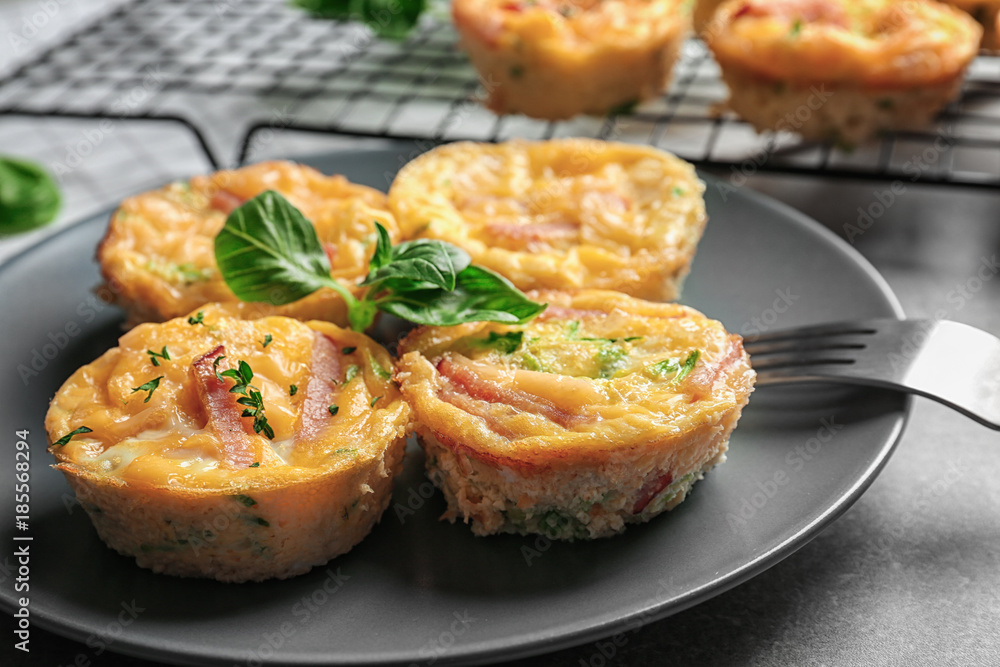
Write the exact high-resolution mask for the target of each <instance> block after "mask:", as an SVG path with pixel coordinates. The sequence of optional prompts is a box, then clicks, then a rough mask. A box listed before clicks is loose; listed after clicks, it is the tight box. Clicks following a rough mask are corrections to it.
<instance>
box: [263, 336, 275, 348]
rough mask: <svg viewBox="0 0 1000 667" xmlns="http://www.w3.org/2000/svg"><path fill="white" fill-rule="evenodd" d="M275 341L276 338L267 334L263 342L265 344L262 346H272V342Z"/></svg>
mask: <svg viewBox="0 0 1000 667" xmlns="http://www.w3.org/2000/svg"><path fill="white" fill-rule="evenodd" d="M273 340H274V336H272V335H271V334H266V335H265V336H264V341H263V342H262V343H261V345H262V346H263V347H267V346H268V345H270V344H271V342H272V341H273Z"/></svg>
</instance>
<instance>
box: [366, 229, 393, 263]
mask: <svg viewBox="0 0 1000 667" xmlns="http://www.w3.org/2000/svg"><path fill="white" fill-rule="evenodd" d="M375 234H376V236H377V239H378V240H377V241H376V242H375V254H373V255H372V258H371V261H369V262H368V275H371V274H372V273H373V272H374V271H377V270H378V269H381V268H382V267H383V266H385V265H386V264H388V263H389V262H391V261H392V239H391V238H389V231H388V230H387V229H386V228H385V227H383V226H382V225H380V224H379V223H378V222H376V223H375Z"/></svg>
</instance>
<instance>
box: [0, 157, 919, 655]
mask: <svg viewBox="0 0 1000 667" xmlns="http://www.w3.org/2000/svg"><path fill="white" fill-rule="evenodd" d="M402 146H409V144H408V143H407V142H399V141H394V142H392V143H391V144H389V145H386V146H384V147H378V148H342V149H335V150H330V151H322V152H316V153H307V154H296V155H292V156H290V157H287V158H283V159H288V160H292V161H295V162H303V163H307V164H308V163H310V162H312V161H316V160H322V159H328V158H330V157H333V156H337V157H343V156H346V155H351V156H362V155H372V156H378V155H382V156H384V155H392V156H397V155H400V154H401V147H402ZM273 159H279V158H273ZM697 172H698V177H699V178H700V179H701V180H702V181H703V182H704V183H705V185H706V190H707V189H708V188H709V187H718V186H719V185H720V184H723V183H724V179H722V178H720V177H718V176H716V175H714V174H712V173H711V172H710V171H709V170H706V169H703V168H698V169H697ZM174 180H176V179H174ZM168 182H173V181H168ZM725 187H727V188H729V189H731V190H734V191H736V192H737V193H738V196H740V197H745V198H748V199H750V200H751V201H753V202H754V203H755V204H757V205H759V206H762V207H764V208H768V209H771V210H773V211H775V212H776V213H777V214H778V215H779V216H780V217H782V218H784V219H785V221H786V222H789V223H792V224H794V225H795V226H797V227H799V228H800V229H802V230H804V231H806V232H808V233H810V234H813V235H814V236H816V237H818V238H819V239H820V240H821V241H823V242H824V245H825V246H827V247H829V248H830V249H833V250H836V251H838V252H839V253H841V254H842V255H844V256H845V257H847V258H848V259H850V260H851V263H852V264H854V265H855V266H856V267H858V268H860V269H861V270H862V272H863V273H864V275H865V277H866V278H867V279H868V280H869V281H870V282H871V283H872V285H873V287H875V288H876V290H877V291H878V293H879V295H880V296H881V297H882V298H883V299H884V301H885V302H886V305H887V306H888V308H889V310H891V311H892V314H893V315H894V316H895V317H896V318H900V319H901V318H904V317H905V312H904V309H903V307H902V305H901V304H900V302H899V299H898V297H897V296H896V294H895V293H894V292H893V290H892V288H891V286H890V285H889V283H888V281H886V279H885V277H884V276H882V274H881V273H879V271H878V270H877V269H876V268H875V267H874V266H873V265H872V264H871V262H870V261H869V260H868V259H867V258H866V257H865V256H864V255H862V254H861V253H860V252H859V251H858V250H857V249H856V248H855V247H853V246H851V245H850V244H848V243H847V242H846V241H844V240H843V239H842V238H840V237H839V236H837V234H836V233H834V232H833V231H832V230H830V229H829V228H827V227H825V226H824V225H822V224H821V223H819V222H817V221H816V220H814V219H812V218H811V217H809V216H808V215H806V214H805V213H803V212H801V211H799V210H798V209H795V208H794V207H792V206H790V205H788V204H785V203H784V202H782V201H779V200H777V199H775V198H773V197H770V196H768V195H766V194H764V193H761V192H758V191H755V190H753V189H750V188H747V187H745V186H740V187H736V186H730V185H726V186H725ZM115 210H116V207H113V208H108V209H103V210H100V211H97V212H95V213H93V214H90V215H88V216H86V217H83V218H81V219H79V220H76V221H74V222H72V223H69V224H67V225H65V226H63V227H62V228H60V229H59V230H56V231H54V232H53V233H51V234H48V235H45V236H44V237H42V238H40V239H39V240H38V241H36V242H35V243H32V244H31V245H29V246H27V247H25V248H23V249H21V250H20V251H18V252H16V253H14V254H13V255H11V256H9V257H7V258H5V259H4V260H3V261H2V262H0V274H3V273H6V272H7V271H8V270H10V269H11V267H12V266H14V265H16V264H19V263H21V262H23V261H28V260H29V259H30V256H31V255H33V254H34V253H35V252H38V251H39V250H40V249H41V248H42V246H45V245H46V244H49V243H52V242H55V241H56V240H57V239H58V238H59V237H62V236H64V235H67V234H70V233H72V232H74V231H78V230H79V228H81V227H83V226H87V225H96V224H98V222H99V221H100V220H101V219H107V218H109V217H110V215H111V214H112V213H113V212H114V211H115ZM89 261H93V259H92V258H91V259H90V260H89ZM695 261H697V256H696V258H695ZM912 413H913V397H912V396H910V395H906V396H905V399H904V401H903V406H902V411H901V414H900V416H899V417H898V419H897V420H896V422H895V424H894V425H893V428H892V431H891V433H889V434H888V435H887V436H886V438H885V441H884V442H883V443H882V444H881V445H880V447H879V450H878V455H877V456H875V457H874V458H873V460H872V461H871V463H870V464H869V465H868V466H867V467H866V469H865V470H864V472H863V473H861V474H859V475H858V476H857V478H856V479H854V481H853V483H852V484H851V485H850V486H849V487H848V488H847V489H846V490H845V491H844V492H843V493H841V494H840V496H839V497H838V498H837V499H836V502H834V503H832V504H830V505H829V506H827V507H825V508H824V510H823V511H822V513H821V514H820V515H819V516H817V517H816V518H815V519H814V520H813V521H811V522H810V523H808V524H807V525H805V526H803V527H801V528H800V529H798V530H797V531H795V533H794V534H792V535H790V536H788V537H787V538H785V539H784V540H782V541H781V542H780V543H778V544H775V545H773V546H772V547H771V548H769V549H767V550H765V551H762V552H761V553H760V554H757V555H756V556H755V557H754V558H752V559H750V560H748V561H746V562H745V563H743V564H742V565H741V566H740V567H738V568H736V569H734V570H731V571H730V572H728V573H727V574H726V575H725V576H721V577H717V578H714V579H712V580H711V581H710V582H707V583H705V584H703V585H701V586H699V587H698V588H695V589H692V590H689V591H687V592H685V593H684V594H683V595H681V596H679V597H678V598H674V599H671V600H666V601H662V602H659V603H655V604H649V605H646V606H645V607H643V608H639V607H638V605H637V606H636V608H634V609H632V610H631V611H630V612H629V613H627V614H625V615H623V616H618V617H617V618H612V619H609V620H605V621H602V622H600V623H597V624H589V625H587V626H586V627H584V628H579V629H575V630H569V631H556V630H553V629H552V628H548V629H545V630H539V631H538V632H536V633H534V634H533V635H528V637H530V638H529V639H525V638H524V636H522V639H521V641H519V642H517V643H516V644H514V645H511V644H510V639H509V638H500V639H492V640H481V641H478V642H476V643H474V644H471V645H466V646H463V645H458V644H456V645H455V646H453V647H452V648H451V649H450V650H449V652H448V653H447V654H446V655H442V656H439V657H438V658H437V660H438V661H439V662H440V663H441V664H453V663H459V662H461V663H463V664H486V663H492V662H497V661H501V660H516V659H519V658H525V657H529V656H535V655H540V654H544V653H550V652H553V651H558V650H561V649H565V648H568V647H573V646H579V645H582V644H584V643H586V642H588V641H596V640H600V639H602V638H604V637H608V636H611V635H614V634H615V633H616V632H619V631H621V630H622V629H623V628H629V627H630V626H633V625H634V621H635V619H636V618H640V619H642V620H641V624H642V626H645V625H648V624H650V623H654V622H656V621H659V620H662V619H664V618H667V617H669V616H672V615H674V614H676V613H680V612H682V611H684V610H686V609H690V608H691V607H693V606H695V605H697V604H700V603H701V602H704V601H707V600H709V599H711V598H713V597H715V596H717V595H721V594H723V593H725V592H727V591H729V590H732V589H733V588H735V587H736V586H739V585H740V584H742V583H745V582H746V581H748V580H750V579H752V578H753V577H755V576H757V575H759V574H761V573H762V572H764V571H766V570H767V569H769V568H771V567H773V566H775V565H777V564H778V563H780V562H781V561H783V560H784V559H785V558H787V557H789V556H791V555H792V554H793V553H795V552H796V551H797V550H798V549H800V548H802V547H804V546H805V545H806V544H808V543H809V542H811V541H812V540H813V539H814V538H815V537H816V536H817V535H819V533H821V532H822V531H823V530H825V529H826V528H827V527H828V526H829V525H830V524H832V523H833V522H834V521H836V520H837V519H838V518H839V517H840V516H842V515H843V514H844V513H845V512H846V511H847V510H848V509H850V508H851V507H852V506H853V505H854V503H855V502H857V500H858V499H859V498H860V497H861V496H862V495H863V494H864V492H865V491H866V490H867V489H868V487H870V486H871V484H872V483H874V481H875V479H876V478H877V477H878V476H879V474H880V472H881V471H882V469H883V468H884V467H885V465H886V464H887V463H888V461H889V459H890V458H891V457H892V454H893V453H894V452H895V449H896V447H897V446H898V444H899V441H900V438H901V437H902V434H903V433H904V432H905V430H906V426H907V425H908V423H909V421H910V419H911V417H912ZM16 606H17V605H16V595H14V594H13V592H11V591H8V590H7V589H6V588H3V589H0V609H3V610H4V611H5V612H10V611H13V610H14V609H15V608H16ZM31 615H32V622H33V623H35V624H37V626H38V627H40V628H43V629H45V630H47V631H50V632H52V633H54V634H57V635H60V636H62V637H66V638H68V639H71V640H73V641H78V642H81V643H82V642H84V641H85V640H86V638H87V637H89V636H91V635H93V628H91V627H89V626H86V625H84V624H83V623H82V622H80V621H78V620H77V619H74V618H67V617H65V615H59V614H51V613H47V612H45V611H44V610H43V611H41V612H36V611H35V610H33V609H32V610H31ZM107 649H108V650H109V651H111V652H113V653H118V654H122V655H127V656H130V657H137V658H144V659H150V660H155V661H157V662H166V663H170V664H201V665H220V664H224V663H228V662H231V661H232V660H237V661H239V660H241V658H240V657H238V656H237V655H234V654H230V653H223V652H212V647H206V646H200V647H198V649H197V652H183V651H178V650H177V649H176V648H175V649H173V650H169V652H167V651H168V649H165V648H163V647H157V646H156V645H155V644H151V643H149V642H139V641H135V640H131V639H130V638H129V637H128V636H127V635H123V636H121V637H118V638H116V640H115V642H114V644H113V645H109V646H108V647H107ZM206 649H207V650H206ZM413 655H414V653H413V651H410V652H407V653H405V654H404V652H402V651H394V652H386V651H381V652H377V653H373V654H371V655H368V656H366V657H362V659H361V660H360V661H357V660H356V658H357V656H350V657H351V659H352V661H353V662H354V664H365V665H396V664H401V663H407V662H411V661H413V660H414V658H413ZM329 660H330V658H329V656H327V657H323V656H318V655H314V654H306V653H292V652H288V653H284V654H283V655H282V659H279V660H276V661H274V662H267V663H266V664H276V665H300V666H304V665H322V664H332V663H330V662H329ZM336 664H340V663H336ZM345 664H346V663H345Z"/></svg>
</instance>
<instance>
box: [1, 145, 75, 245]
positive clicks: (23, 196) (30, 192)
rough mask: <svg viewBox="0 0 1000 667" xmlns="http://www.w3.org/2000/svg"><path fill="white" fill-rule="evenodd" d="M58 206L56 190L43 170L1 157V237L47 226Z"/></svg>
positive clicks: (32, 164)
mask: <svg viewBox="0 0 1000 667" xmlns="http://www.w3.org/2000/svg"><path fill="white" fill-rule="evenodd" d="M61 205H62V196H61V195H60V194H59V186H58V185H56V182H55V181H54V180H53V179H52V177H51V176H50V175H49V174H48V172H47V171H45V170H44V169H43V168H42V167H40V166H39V165H37V164H35V163H34V162H29V161H27V160H20V159H17V158H10V157H0V236H3V235H6V234H16V233H18V232H25V231H28V230H29V229H35V228H37V227H41V226H43V225H47V224H48V223H50V222H52V221H53V220H55V217H56V215H57V214H58V213H59V207H60V206H61Z"/></svg>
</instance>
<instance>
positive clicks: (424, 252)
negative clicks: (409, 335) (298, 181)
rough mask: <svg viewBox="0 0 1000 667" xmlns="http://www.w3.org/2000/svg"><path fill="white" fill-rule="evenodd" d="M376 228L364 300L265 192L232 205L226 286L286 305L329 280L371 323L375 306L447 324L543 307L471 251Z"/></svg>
mask: <svg viewBox="0 0 1000 667" xmlns="http://www.w3.org/2000/svg"><path fill="white" fill-rule="evenodd" d="M375 229H376V232H377V235H378V238H377V241H376V246H375V252H374V254H373V255H372V258H371V261H370V263H369V272H368V275H367V277H366V278H365V279H364V280H363V281H362V282H361V283H360V285H359V286H360V287H365V288H367V289H366V290H365V292H364V294H363V296H362V297H361V298H360V299H359V298H357V297H355V296H354V294H352V293H351V291H350V290H349V289H348V287H347V286H345V285H342V284H341V283H339V282H337V281H336V280H334V279H333V278H332V277H331V276H330V263H329V260H328V259H327V256H326V253H325V252H324V251H323V248H322V245H321V244H320V241H319V238H318V237H317V236H316V230H315V229H314V228H313V226H312V225H311V224H310V223H309V221H308V220H306V219H305V217H304V216H303V215H302V213H301V212H299V210H298V209H296V208H295V207H294V206H292V205H291V204H290V203H288V201H287V200H286V199H285V198H284V197H282V196H281V195H280V194H278V193H276V192H273V191H268V192H264V193H263V194H261V195H259V196H257V197H255V198H254V199H251V200H250V201H248V202H246V203H245V204H243V205H242V206H240V207H239V208H237V209H236V210H235V211H233V212H232V213H231V214H230V216H229V218H228V220H227V221H226V224H225V226H224V227H223V229H222V231H220V232H219V234H218V236H216V238H215V257H216V261H217V263H218V266H219V271H220V273H221V275H222V277H223V279H224V280H225V281H226V283H227V285H228V286H229V288H230V289H232V290H233V292H234V293H235V294H236V296H237V297H239V298H240V299H242V300H243V301H266V302H270V303H272V304H275V305H283V304H286V303H290V302H292V301H296V300H298V299H301V298H303V297H305V296H308V295H309V294H312V293H313V292H315V291H316V290H317V289H320V288H322V287H327V288H330V289H333V290H334V291H336V292H337V293H338V294H340V296H341V297H342V298H343V299H344V302H345V303H346V304H347V312H348V320H349V322H350V324H351V327H352V328H353V329H355V330H358V331H361V330H364V329H366V328H367V327H368V326H370V325H371V323H372V321H373V320H374V317H375V313H376V312H377V311H383V312H386V313H389V314H390V315H395V316H396V317H400V318H403V319H407V320H410V321H412V322H415V323H417V324H427V325H432V326H450V325H454V324H462V323H465V322H477V321H489V322H503V323H507V324H520V323H523V322H526V321H528V320H530V319H531V318H533V317H534V316H535V315H537V314H538V313H540V312H542V310H544V309H545V305H544V304H538V303H535V302H533V301H531V300H530V299H528V297H526V296H525V295H524V294H523V293H522V292H521V291H519V290H518V289H517V288H516V287H514V286H513V284H511V283H510V281H508V280H507V279H506V278H503V277H501V276H499V275H497V274H495V273H493V272H492V271H489V270H487V269H484V268H482V267H478V266H471V265H470V259H469V255H468V253H466V252H465V251H464V250H461V249H460V248H457V247H455V246H453V245H451V244H449V243H444V242H442V241H436V240H430V239H417V240H414V241H406V242H404V243H400V244H398V245H396V246H393V245H392V244H391V240H390V238H389V233H388V232H387V231H386V230H385V228H384V227H383V226H382V225H380V224H378V223H377V222H376V223H375Z"/></svg>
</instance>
